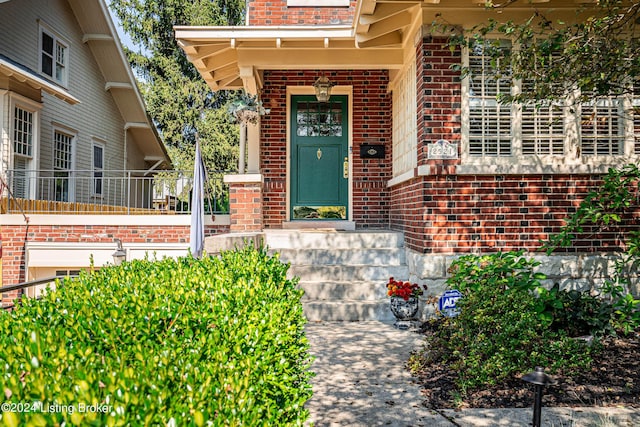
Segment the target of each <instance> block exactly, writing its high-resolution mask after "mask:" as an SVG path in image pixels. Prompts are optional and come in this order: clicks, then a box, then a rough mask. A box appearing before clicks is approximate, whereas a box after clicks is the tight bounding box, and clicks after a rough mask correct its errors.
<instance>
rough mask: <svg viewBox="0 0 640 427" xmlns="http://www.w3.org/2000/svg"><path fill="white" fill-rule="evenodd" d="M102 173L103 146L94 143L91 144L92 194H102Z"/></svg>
mask: <svg viewBox="0 0 640 427" xmlns="http://www.w3.org/2000/svg"><path fill="white" fill-rule="evenodd" d="M103 174H104V147H103V146H102V145H98V144H96V143H94V145H93V195H94V196H102V194H103V191H104V189H103Z"/></svg>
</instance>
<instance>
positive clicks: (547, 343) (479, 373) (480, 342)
mask: <svg viewBox="0 0 640 427" xmlns="http://www.w3.org/2000/svg"><path fill="white" fill-rule="evenodd" d="M536 265H537V263H536V262H535V261H533V260H529V259H526V258H524V257H523V253H522V252H505V253H495V254H491V255H483V256H475V255H465V256H462V257H460V258H458V259H457V260H456V261H455V262H454V263H453V264H452V265H451V268H450V273H451V277H450V278H449V279H448V280H447V284H448V285H449V286H450V287H452V288H453V289H458V290H459V291H461V292H462V294H463V298H462V299H460V300H458V303H457V305H458V306H460V309H461V312H460V314H459V315H458V316H457V317H453V318H447V319H442V320H441V321H440V322H441V324H440V327H439V329H438V333H437V334H436V335H434V336H433V337H431V338H430V341H429V342H428V343H427V350H426V352H425V353H424V358H425V360H424V362H423V364H424V365H425V366H426V365H428V364H429V363H431V362H439V361H445V362H446V363H447V364H448V365H449V366H450V367H451V369H452V370H454V371H456V372H457V373H458V381H457V384H458V386H459V387H460V389H461V390H462V391H464V390H467V389H472V388H478V387H484V386H486V385H492V384H496V383H499V382H502V381H504V380H507V379H511V378H517V377H519V376H520V375H522V374H524V373H527V372H529V371H532V370H533V369H534V368H535V367H536V366H544V367H546V368H547V369H548V371H549V372H551V373H553V372H557V371H560V370H566V369H569V370H571V369H576V368H578V369H579V368H584V367H586V366H588V365H589V363H590V361H591V352H592V350H593V349H592V348H590V347H587V346H585V345H584V344H583V342H581V341H577V340H575V339H572V338H571V337H569V336H568V335H567V333H566V331H563V330H553V329H550V328H549V321H548V320H546V319H545V318H544V316H542V315H541V313H539V312H538V311H537V310H536V306H537V303H538V299H537V297H536V295H535V292H534V290H537V289H540V286H541V285H540V282H539V281H540V280H541V279H543V278H544V275H542V274H540V273H535V272H534V267H536Z"/></svg>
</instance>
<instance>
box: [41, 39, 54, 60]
mask: <svg viewBox="0 0 640 427" xmlns="http://www.w3.org/2000/svg"><path fill="white" fill-rule="evenodd" d="M42 51H43V52H46V53H48V54H49V56H53V37H51V36H50V35H49V34H47V33H42Z"/></svg>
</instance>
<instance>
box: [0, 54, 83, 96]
mask: <svg viewBox="0 0 640 427" xmlns="http://www.w3.org/2000/svg"><path fill="white" fill-rule="evenodd" d="M0 74H3V75H5V76H7V77H11V78H12V79H15V80H17V81H19V82H21V83H26V84H28V85H29V86H31V87H33V88H34V89H38V90H43V91H45V92H46V93H48V94H50V95H53V96H55V97H56V98H59V99H62V100H63V101H65V102H68V103H69V104H72V105H73V104H78V103H79V102H80V100H79V99H78V98H76V97H75V96H73V95H71V94H70V93H69V92H67V91H66V90H65V89H63V88H61V87H60V86H58V85H56V84H54V83H51V82H49V81H48V80H46V79H44V78H43V77H41V76H40V75H38V74H37V73H36V72H35V71H33V70H30V69H27V68H25V67H21V66H20V65H18V64H16V63H14V62H12V61H11V60H9V59H8V58H6V57H3V56H1V55H0Z"/></svg>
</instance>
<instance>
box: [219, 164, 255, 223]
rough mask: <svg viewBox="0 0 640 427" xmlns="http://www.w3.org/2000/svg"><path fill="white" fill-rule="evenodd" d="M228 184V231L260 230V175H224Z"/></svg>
mask: <svg viewBox="0 0 640 427" xmlns="http://www.w3.org/2000/svg"><path fill="white" fill-rule="evenodd" d="M224 182H226V183H228V184H229V216H230V221H231V224H230V231H231V232H232V233H243V232H248V231H262V175H261V174H258V173H254V174H240V175H225V177H224Z"/></svg>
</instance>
